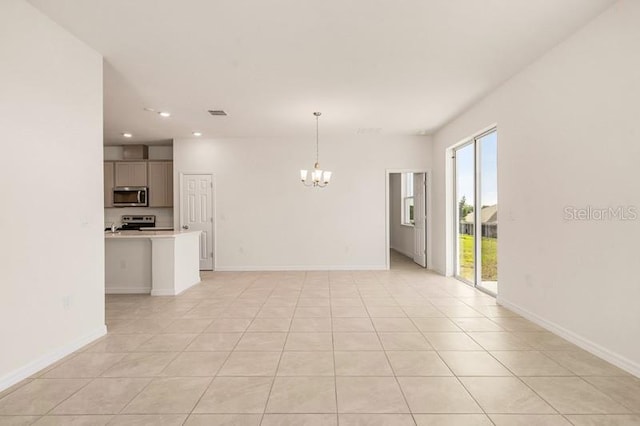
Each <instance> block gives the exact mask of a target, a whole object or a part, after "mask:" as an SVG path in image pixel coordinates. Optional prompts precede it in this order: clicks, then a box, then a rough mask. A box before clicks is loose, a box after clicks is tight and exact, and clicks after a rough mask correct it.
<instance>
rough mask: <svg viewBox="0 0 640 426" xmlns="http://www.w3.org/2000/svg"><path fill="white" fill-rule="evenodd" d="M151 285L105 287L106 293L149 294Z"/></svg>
mask: <svg viewBox="0 0 640 426" xmlns="http://www.w3.org/2000/svg"><path fill="white" fill-rule="evenodd" d="M149 293H151V287H143V288H131V287H105V289H104V294H149Z"/></svg>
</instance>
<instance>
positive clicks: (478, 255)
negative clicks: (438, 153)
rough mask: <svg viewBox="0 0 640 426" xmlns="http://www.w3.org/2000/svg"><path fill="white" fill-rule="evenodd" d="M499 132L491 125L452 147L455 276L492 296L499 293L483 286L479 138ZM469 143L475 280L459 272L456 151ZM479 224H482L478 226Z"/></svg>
mask: <svg viewBox="0 0 640 426" xmlns="http://www.w3.org/2000/svg"><path fill="white" fill-rule="evenodd" d="M494 132H495V133H496V134H497V132H498V127H497V126H491V127H490V128H488V129H487V130H483V131H482V132H480V133H478V134H476V135H474V136H472V137H471V138H469V139H468V140H466V141H465V142H462V143H460V144H459V145H456V146H454V147H453V148H452V154H453V155H452V161H453V211H454V226H453V241H454V245H453V249H454V254H453V276H454V277H455V278H456V279H457V280H460V281H462V282H463V283H465V284H467V285H469V286H471V287H474V288H477V289H478V290H480V291H482V292H484V293H487V294H489V295H490V296H493V297H496V296H497V294H496V293H494V292H492V291H490V290H489V289H487V288H485V287H483V286H482V285H481V284H482V207H479V208H478V201H482V200H479V198H480V197H479V195H480V192H481V188H482V187H481V184H482V182H481V170H480V167H479V165H480V160H481V159H480V151H481V150H480V149H479V143H478V142H479V140H480V139H482V138H483V137H485V136H487V135H489V134H491V133H494ZM469 145H472V146H473V178H474V181H473V214H474V216H473V244H474V247H473V253H474V255H473V267H474V270H473V275H474V282H472V281H469V280H468V279H466V278H464V277H463V276H461V275H459V274H458V271H459V267H460V265H459V262H460V257H459V250H460V239H459V236H458V233H459V230H460V211H459V210H460V209H459V208H458V182H457V177H458V170H457V161H456V153H457V151H459V150H460V149H462V148H465V147H467V146H469ZM478 224H480V226H479V227H478ZM478 229H480V237H479V238H478Z"/></svg>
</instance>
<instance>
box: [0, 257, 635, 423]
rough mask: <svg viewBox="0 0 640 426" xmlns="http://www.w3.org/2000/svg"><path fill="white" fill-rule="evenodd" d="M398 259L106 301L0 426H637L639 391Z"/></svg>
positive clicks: (0, 406) (15, 397) (11, 405)
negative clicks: (86, 336) (80, 339)
mask: <svg viewBox="0 0 640 426" xmlns="http://www.w3.org/2000/svg"><path fill="white" fill-rule="evenodd" d="M392 261H393V263H392V265H393V268H392V270H391V271H377V272H374V271H363V272H263V273H260V272H247V273H204V274H203V283H202V284H200V285H198V286H196V287H194V288H192V289H190V290H189V291H187V292H186V293H184V294H182V295H180V296H178V297H150V296H108V297H107V307H106V315H107V324H108V328H109V334H108V335H107V336H106V337H104V338H102V339H101V340H99V341H97V342H95V343H94V344H92V345H89V346H88V347H85V348H83V349H82V350H80V351H78V352H77V353H75V354H72V355H71V356H69V357H67V358H65V359H64V360H62V361H61V362H59V363H57V364H56V365H54V366H52V367H50V368H48V369H46V370H44V371H41V372H40V373H38V374H37V375H35V376H34V377H32V378H30V379H28V380H25V381H24V382H22V383H20V384H18V385H16V386H14V387H12V388H11V389H9V390H7V391H5V392H3V393H1V394H0V425H6V424H9V425H22V424H25V425H27V424H36V425H66V424H72V425H105V424H109V425H144V424H149V425H167V426H170V425H183V424H184V425H246V426H249V425H267V426H274V425H329V426H330V425H337V424H340V425H343V426H345V425H347V426H355V425H384V426H393V425H418V426H421V425H453V426H455V425H464V426H467V425H470V426H473V425H492V424H493V425H499V426H501V425H536V426H537V425H542V426H544V425H571V424H573V425H638V424H640V380H639V379H637V378H635V377H633V376H631V375H629V374H627V373H625V372H624V371H622V370H620V369H618V368H616V367H614V366H612V365H610V364H608V363H606V362H604V361H602V360H600V359H598V358H597V357H594V356H592V355H590V354H588V353H587V352H585V351H582V350H581V349H579V348H577V347H576V346H574V345H572V344H570V343H569V342H567V341H565V340H563V339H561V338H559V337H557V336H555V335H553V334H551V333H548V332H546V331H544V330H542V329H541V328H539V327H537V326H536V325H535V324H532V323H530V322H529V321H527V320H525V319H523V318H521V317H519V316H518V315H515V314H514V313H512V312H510V311H508V310H507V309H504V308H502V307H500V306H498V305H496V303H495V300H494V299H493V298H491V297H489V296H487V295H486V294H484V293H481V292H479V291H476V290H474V289H473V288H470V287H468V286H466V285H465V284H462V283H460V282H458V281H456V280H454V279H448V278H443V277H441V276H438V275H436V274H433V273H429V272H427V271H424V270H422V269H420V268H419V267H417V266H416V265H414V264H413V263H412V262H411V261H410V260H408V259H406V258H403V257H402V256H399V255H397V254H394V255H393V256H392Z"/></svg>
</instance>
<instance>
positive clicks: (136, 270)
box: [105, 231, 200, 296]
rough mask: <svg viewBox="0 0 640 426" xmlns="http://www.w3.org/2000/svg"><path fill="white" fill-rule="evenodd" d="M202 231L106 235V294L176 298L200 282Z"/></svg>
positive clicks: (106, 233)
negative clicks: (138, 294)
mask: <svg viewBox="0 0 640 426" xmlns="http://www.w3.org/2000/svg"><path fill="white" fill-rule="evenodd" d="M199 251H200V231H118V232H105V292H106V293H107V294H137V293H140V294H151V295H152V296H175V295H177V294H180V293H182V292H183V291H185V290H186V289H188V288H189V287H191V286H193V285H195V284H197V283H199V282H200V265H199V258H200V256H199Z"/></svg>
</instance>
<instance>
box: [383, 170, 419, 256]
mask: <svg viewBox="0 0 640 426" xmlns="http://www.w3.org/2000/svg"><path fill="white" fill-rule="evenodd" d="M389 208H390V212H389V213H390V214H389V231H390V232H389V245H390V246H391V248H392V249H394V250H396V251H399V252H400V253H402V254H404V255H405V256H409V257H411V258H413V245H414V232H413V226H406V225H402V175H401V174H400V173H391V174H390V175H389Z"/></svg>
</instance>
